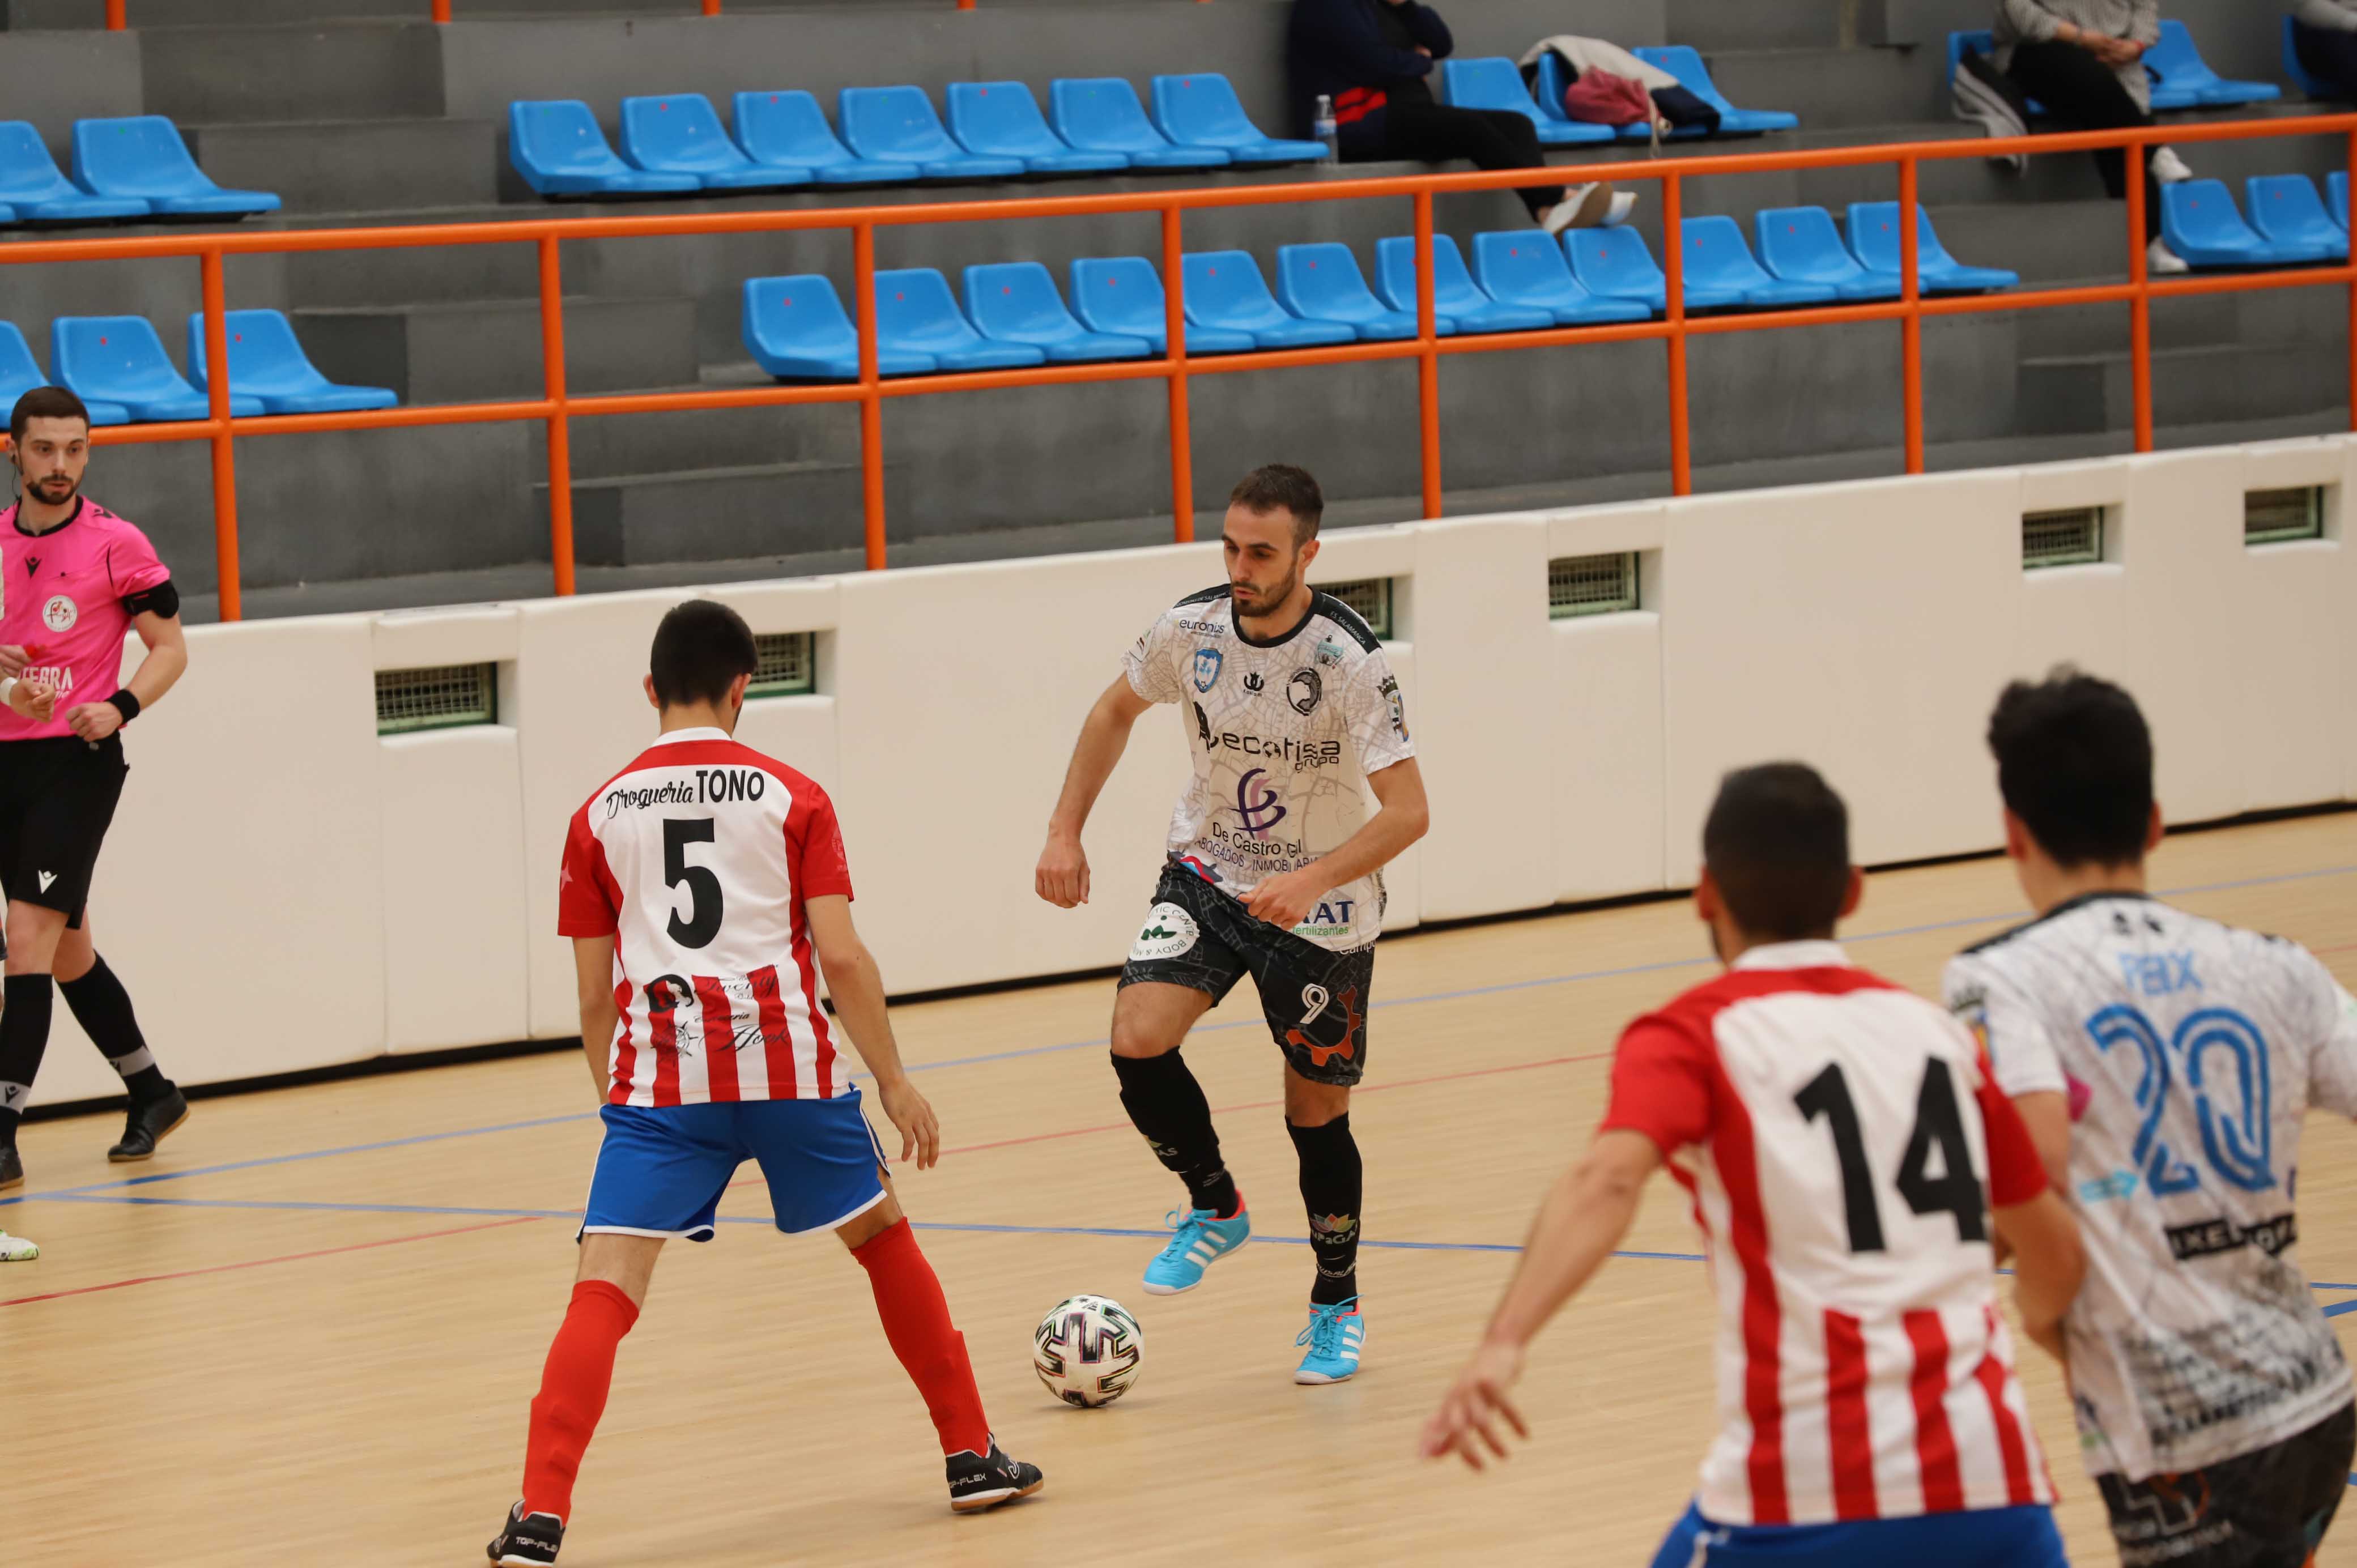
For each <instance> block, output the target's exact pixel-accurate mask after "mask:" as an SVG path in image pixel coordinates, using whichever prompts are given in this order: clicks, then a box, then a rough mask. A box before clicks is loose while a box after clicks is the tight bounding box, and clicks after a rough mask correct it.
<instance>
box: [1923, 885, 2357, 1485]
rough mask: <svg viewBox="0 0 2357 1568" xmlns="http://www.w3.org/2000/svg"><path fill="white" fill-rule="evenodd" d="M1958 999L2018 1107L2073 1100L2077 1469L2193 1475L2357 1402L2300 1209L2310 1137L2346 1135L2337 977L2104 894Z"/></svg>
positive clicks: (2044, 921) (1998, 953)
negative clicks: (2033, 1098) (2081, 1268)
mask: <svg viewBox="0 0 2357 1568" xmlns="http://www.w3.org/2000/svg"><path fill="white" fill-rule="evenodd" d="M1946 991H1947V1000H1948V1004H1949V1006H1950V1007H1952V1008H1953V1009H1954V1010H1955V1012H1956V1014H1957V1015H1958V1016H1960V1017H1961V1018H1962V1019H1964V1021H1965V1022H1966V1023H1967V1024H1969V1025H1970V1026H1972V1027H1973V1029H1974V1030H1975V1032H1976V1033H1978V1034H1979V1035H1980V1036H1981V1037H1982V1038H1983V1040H1984V1041H1986V1045H1987V1048H1988V1053H1989V1058H1990V1060H1991V1062H1992V1063H1993V1064H1994V1071H1995V1073H1996V1080H1997V1083H1998V1085H1999V1086H2000V1087H2001V1088H2002V1089H2004V1090H2005V1091H2006V1093H2007V1094H2009V1095H2015V1096H2019V1095H2024V1094H2030V1093H2035V1092H2039V1091H2052V1092H2056V1093H2061V1094H2066V1095H2068V1096H2069V1097H2070V1101H2071V1104H2072V1114H2073V1117H2074V1121H2075V1124H2074V1125H2073V1126H2072V1130H2071V1191H2070V1192H2069V1193H2068V1194H2066V1195H2065V1196H2066V1197H2068V1198H2069V1200H2070V1203H2071V1206H2072V1210H2073V1211H2074V1212H2075V1213H2076V1214H2077V1216H2078V1219H2079V1227H2080V1234H2081V1235H2082V1236H2083V1238H2084V1240H2085V1241H2086V1245H2087V1282H2086V1283H2085V1285H2083V1287H2082V1288H2081V1290H2080V1292H2079V1298H2078V1300H2077V1302H2076V1303H2074V1304H2073V1305H2072V1308H2071V1317H2070V1325H2069V1337H2070V1346H2071V1382H2072V1394H2073V1403H2074V1404H2075V1405H2076V1406H2077V1409H2078V1417H2079V1436H2080V1443H2081V1445H2082V1446H2083V1448H2084V1449H2085V1451H2086V1460H2087V1467H2088V1470H2089V1471H2090V1472H2091V1473H2092V1474H2094V1475H2098V1476H2102V1475H2112V1474H2117V1475H2119V1476H2121V1477H2125V1478H2126V1479H2128V1480H2131V1481H2135V1480H2141V1479H2143V1478H2144V1477H2147V1476H2151V1475H2156V1474H2162V1473H2169V1472H2177V1471H2185V1470H2194V1469H2200V1468H2201V1467H2202V1466H2208V1465H2214V1464H2217V1463H2219V1462H2220V1461H2222V1460H2226V1459H2231V1458H2233V1457H2235V1456H2237V1455H2244V1454H2249V1453H2252V1452H2254V1451H2255V1450H2257V1449H2261V1448H2265V1447H2267V1446H2268V1445H2270V1444H2275V1443H2278V1442H2280V1441H2282V1440H2283V1439H2285V1438H2287V1437H2291V1436H2293V1435H2296V1434H2298V1433H2300V1432H2302V1431H2304V1430H2306V1429H2307V1428H2308V1427H2309V1426H2312V1425H2314V1424H2315V1423H2318V1422H2319V1421H2321V1420H2323V1419H2324V1418H2325V1417H2327V1416H2329V1415H2330V1414H2332V1413H2333V1412H2335V1411H2337V1410H2339V1409H2340V1408H2341V1406H2342V1405H2345V1404H2347V1403H2349V1402H2350V1399H2351V1387H2350V1377H2349V1368H2348V1365H2347V1363H2346V1362H2345V1361H2344V1360H2343V1359H2342V1358H2341V1347H2340V1343H2339V1341H2338V1340H2337V1339H2336V1338H2335V1337H2334V1336H2333V1333H2332V1329H2331V1327H2330V1326H2329V1325H2328V1324H2327V1323H2326V1321H2325V1318H2324V1316H2323V1314H2322V1313H2321V1312H2320V1311H2319V1308H2318V1306H2317V1304H2316V1300H2315V1296H2314V1294H2313V1293H2312V1292H2310V1290H2309V1283H2308V1280H2307V1278H2306V1277H2305V1276H2304V1275H2303V1274H2302V1273H2300V1269H2299V1265H2298V1261H2297V1258H2298V1252H2297V1247H2298V1239H2299V1231H2298V1223H2297V1221H2296V1219H2295V1218H2294V1211H2293V1197H2294V1191H2295V1188H2296V1187H2297V1185H2298V1171H2299V1133H2300V1119H2301V1117H2302V1116H2303V1115H2305V1114H2306V1112H2307V1111H2308V1108H2309V1106H2310V1105H2311V1104H2314V1105H2320V1106H2323V1107H2324V1108H2326V1109H2327V1110H2330V1111H2335V1112H2340V1113H2341V1114H2342V1115H2344V1116H2345V1115H2352V1114H2357V1003H2352V1001H2351V999H2350V997H2349V994H2348V993H2346V992H2345V991H2343V990H2342V989H2341V987H2340V986H2339V985H2338V984H2336V983H2334V981H2333V979H2332V976H2331V974H2330V972H2328V971H2327V970H2326V969H2325V967H2324V966H2323V965H2322V964H2321V963H2319V962H2318V961H2316V959H2315V958H2313V957H2312V956H2310V955H2309V952H2308V950H2306V949H2304V948H2302V947H2300V946H2299V945H2298V944H2297V943H2295V942H2287V941H2282V940H2277V939H2276V938H2273V937H2263V936H2260V935H2258V934H2256V933H2255V932H2251V931H2244V930H2237V929H2234V928H2233V927H2231V926H2222V925H2220V924H2219V923H2218V922H2216V921H2215V920H2205V919H2203V918H2201V917H2199V916H2195V915H2189V914H2186V913H2185V912H2184V911H2183V910H2181V909H2173V908H2169V906H2168V905H2166V904H2162V903H2158V902H2157V901H2155V900H2153V899H2150V898H2146V897H2141V896H2137V895H2115V894H2101V895H2096V896H2093V897H2086V898H2079V899H2074V900H2072V901H2071V902H2070V903H2067V904H2063V905H2061V906H2060V907H2058V908H2055V909H2053V910H2051V911H2050V912H2049V913H2048V914H2047V915H2045V916H2044V917H2043V918H2040V919H2036V920H2033V921H2031V922H2029V924H2028V925H2025V926H2022V927H2019V928H2018V929H2015V930H2012V931H2008V932H2007V933H2006V934H2004V935H2002V936H1999V937H1996V938H1994V939H1992V940H1989V941H1986V942H1983V943H1981V944H1980V945H1978V946H1977V947H1975V948H1972V949H1970V950H1966V951H1965V952H1964V953H1962V954H1960V955H1959V956H1958V957H1956V958H1955V959H1953V961H1950V963H1949V965H1948V971H1947V978H1946Z"/></svg>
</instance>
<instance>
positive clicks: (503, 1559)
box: [488, 1503, 565, 1568]
mask: <svg viewBox="0 0 2357 1568" xmlns="http://www.w3.org/2000/svg"><path fill="white" fill-rule="evenodd" d="M564 1544H565V1521H564V1520H561V1519H558V1518H557V1517H556V1516H555V1515H554V1514H553V1513H536V1514H526V1513H525V1512H524V1511H523V1505H522V1503H518V1504H516V1505H515V1507H513V1508H511V1509H508V1521H507V1523H506V1524H505V1525H504V1526H502V1527H501V1529H500V1533H499V1537H498V1539H497V1540H495V1541H492V1542H491V1544H490V1548H489V1549H488V1550H489V1551H490V1558H491V1561H492V1562H494V1563H511V1564H522V1568H547V1565H548V1564H550V1563H554V1562H555V1561H556V1549H557V1548H558V1547H560V1546H563V1545H564Z"/></svg>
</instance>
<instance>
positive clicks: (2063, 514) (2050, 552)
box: [2021, 506, 2104, 570]
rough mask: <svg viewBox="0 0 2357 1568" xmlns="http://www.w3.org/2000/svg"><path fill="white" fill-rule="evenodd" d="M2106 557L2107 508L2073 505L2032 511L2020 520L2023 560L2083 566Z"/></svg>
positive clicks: (2035, 563) (2033, 565)
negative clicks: (2053, 509)
mask: <svg viewBox="0 0 2357 1568" xmlns="http://www.w3.org/2000/svg"><path fill="white" fill-rule="evenodd" d="M2103 558H2104V509H2103V508H2102V507H2099V506H2081V507H2072V508H2071V509H2070V510H2066V511H2033V512H2028V513H2025V514H2024V515H2023V517H2022V520H2021V564H2022V565H2024V566H2025V567H2029V568H2030V569H2032V570H2035V569H2036V568H2038V567H2040V566H2083V565H2085V564H2088V563H2089V562H2091V561H2101V560H2102V559H2103Z"/></svg>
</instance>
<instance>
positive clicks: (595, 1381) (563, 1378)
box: [523, 1280, 639, 1520]
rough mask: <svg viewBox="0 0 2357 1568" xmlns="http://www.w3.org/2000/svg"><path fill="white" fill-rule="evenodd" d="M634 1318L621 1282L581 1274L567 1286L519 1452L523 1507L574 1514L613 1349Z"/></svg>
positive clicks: (603, 1403) (610, 1373)
mask: <svg viewBox="0 0 2357 1568" xmlns="http://www.w3.org/2000/svg"><path fill="white" fill-rule="evenodd" d="M638 1320H639V1309H638V1308H637V1307H636V1306H634V1305H631V1304H630V1297H629V1296H627V1295H625V1294H622V1290H621V1287H620V1286H619V1285H614V1284H609V1283H607V1282H606V1281H604V1280H583V1281H582V1282H581V1283H579V1284H577V1285H575V1286H574V1287H573V1305H571V1306H569V1307H567V1308H566V1309H565V1322H564V1324H563V1325H562V1326H559V1327H558V1329H557V1330H556V1339H555V1341H554V1343H553V1344H551V1345H550V1346H549V1348H548V1364H547V1365H546V1366H545V1367H544V1368H543V1369H541V1374H540V1397H539V1398H537V1399H535V1400H533V1402H532V1435H531V1436H530V1437H529V1438H528V1439H527V1440H526V1441H525V1444H524V1457H523V1511H524V1512H526V1513H528V1514H534V1513H553V1514H554V1515H555V1516H556V1517H557V1519H558V1520H569V1519H571V1518H572V1517H573V1478H574V1477H576V1476H577V1475H579V1474H580V1472H581V1455H582V1454H583V1453H584V1452H585V1451H586V1450H587V1448H588V1446H589V1438H590V1435H591V1434H593V1433H595V1432H596V1431H597V1418H598V1417H599V1416H601V1415H603V1414H605V1413H606V1391H607V1390H608V1388H609V1387H611V1386H612V1384H613V1381H614V1351H615V1350H616V1348H619V1346H620V1345H621V1343H622V1336H623V1335H625V1334H628V1333H629V1332H630V1325H632V1324H633V1323H636V1322H637V1321H638Z"/></svg>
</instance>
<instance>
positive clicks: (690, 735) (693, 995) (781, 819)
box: [557, 729, 851, 1105]
mask: <svg viewBox="0 0 2357 1568" xmlns="http://www.w3.org/2000/svg"><path fill="white" fill-rule="evenodd" d="M831 894H839V895H841V896H842V897H846V898H848V897H851V872H850V868H849V867H848V865H846V864H845V857H844V853H843V832H842V829H841V828H840V827H839V826H838V825H837V824H836V822H835V817H834V802H833V801H831V800H828V799H827V798H826V792H825V791H824V790H823V789H820V788H819V787H818V786H817V785H816V784H814V783H813V782H811V780H809V779H805V778H803V777H802V775H801V774H800V773H797V772H795V771H794V770H793V769H792V768H788V767H787V766H786V765H785V764H783V763H781V762H778V761H774V760H772V759H771V758H770V757H764V756H762V755H761V754H760V753H759V752H758V751H755V750H753V749H752V748H751V747H750V746H739V745H737V743H736V742H735V741H734V740H731V739H730V738H729V737H728V736H726V734H724V733H723V732H722V731H719V730H716V729H691V730H675V731H673V732H672V733H671V734H669V735H666V736H663V737H662V740H661V741H659V742H657V743H656V744H655V745H654V746H650V747H649V748H648V749H647V750H646V751H645V752H644V753H642V754H641V755H640V757H639V758H638V759H637V760H636V761H634V762H632V763H631V764H630V766H629V767H628V768H624V769H623V770H622V771H621V772H619V773H618V774H616V775H615V776H614V777H613V778H612V779H610V780H608V782H607V783H606V784H605V786H604V787H603V788H601V789H598V791H597V793H596V794H595V795H592V796H591V797H590V798H589V800H588V801H587V803H586V804H585V805H583V806H582V808H581V809H580V810H579V811H576V812H574V813H573V824H572V828H571V830H570V831H569V832H567V833H566V835H565V870H564V875H563V880H562V883H561V885H560V886H559V890H558V897H557V929H558V930H559V932H560V933H561V934H563V935H565V936H567V937H604V936H610V937H612V938H613V939H614V1004H615V1006H616V1007H617V1008H618V1009H619V1011H620V1013H621V1021H620V1022H619V1024H618V1025H617V1026H616V1027H615V1030H614V1042H613V1049H612V1051H611V1053H610V1055H609V1058H608V1070H609V1072H610V1074H611V1077H612V1082H613V1087H612V1090H610V1092H609V1093H608V1096H607V1098H608V1101H610V1102H611V1103H613V1104H615V1105H694V1104H699V1103H701V1102H704V1101H731V1100H832V1099H834V1098H835V1097H837V1096H839V1095H842V1094H845V1093H846V1092H848V1091H849V1090H850V1088H851V1074H850V1071H849V1070H848V1066H847V1064H845V1062H843V1061H842V1060H841V1058H839V1057H838V1056H837V1054H836V1051H835V1047H834V1038H833V1036H832V1035H831V1034H830V1033H829V1031H828V1028H827V1022H826V1015H825V1013H824V1012H823V1011H822V1010H821V1009H820V1007H819V1004H818V965H817V962H816V961H815V959H814V958H813V955H812V951H811V937H810V916H809V901H810V900H811V899H813V898H818V897H826V896H828V895H831Z"/></svg>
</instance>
